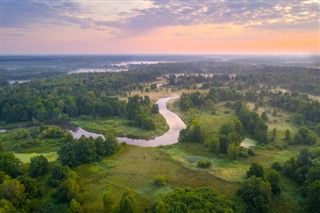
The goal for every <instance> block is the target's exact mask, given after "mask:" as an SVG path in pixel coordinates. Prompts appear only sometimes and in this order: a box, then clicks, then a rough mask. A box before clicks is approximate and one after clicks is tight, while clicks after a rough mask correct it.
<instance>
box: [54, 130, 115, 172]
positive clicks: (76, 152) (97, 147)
mask: <svg viewBox="0 0 320 213" xmlns="http://www.w3.org/2000/svg"><path fill="white" fill-rule="evenodd" d="M117 149H118V145H117V139H116V136H114V135H111V134H110V135H108V136H106V139H103V138H102V137H98V138H96V139H94V138H92V137H90V138H86V137H84V136H82V137H81V138H80V139H78V140H76V139H73V138H72V136H71V135H68V136H67V138H66V141H65V143H63V144H61V146H60V149H59V151H58V155H59V157H58V160H59V161H60V162H61V164H63V165H66V166H70V167H75V166H78V165H80V164H84V163H91V162H95V161H97V160H99V159H101V158H102V157H105V156H110V155H112V154H114V153H115V152H116V151H117Z"/></svg>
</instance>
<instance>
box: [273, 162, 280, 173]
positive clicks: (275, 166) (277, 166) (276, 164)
mask: <svg viewBox="0 0 320 213" xmlns="http://www.w3.org/2000/svg"><path fill="white" fill-rule="evenodd" d="M271 168H272V169H274V170H276V171H281V170H282V166H281V164H280V163H279V162H274V163H273V164H272V166H271Z"/></svg>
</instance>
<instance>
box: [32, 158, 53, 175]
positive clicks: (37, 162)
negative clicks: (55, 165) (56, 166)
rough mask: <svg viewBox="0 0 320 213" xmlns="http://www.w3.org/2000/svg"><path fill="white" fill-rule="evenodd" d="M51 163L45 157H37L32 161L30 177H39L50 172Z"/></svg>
mask: <svg viewBox="0 0 320 213" xmlns="http://www.w3.org/2000/svg"><path fill="white" fill-rule="evenodd" d="M48 169H49V162H48V160H47V158H45V157H44V156H43V155H40V156H35V157H32V158H31V159H30V165H29V175H30V176H31V177H38V176H40V175H44V174H46V173H47V172H48Z"/></svg>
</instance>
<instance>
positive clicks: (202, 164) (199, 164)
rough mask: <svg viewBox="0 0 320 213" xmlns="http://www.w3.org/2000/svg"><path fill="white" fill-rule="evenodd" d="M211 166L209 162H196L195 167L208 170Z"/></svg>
mask: <svg viewBox="0 0 320 213" xmlns="http://www.w3.org/2000/svg"><path fill="white" fill-rule="evenodd" d="M211 165H212V162H211V161H209V160H198V162H197V167H199V168H202V169H207V168H210V167H211Z"/></svg>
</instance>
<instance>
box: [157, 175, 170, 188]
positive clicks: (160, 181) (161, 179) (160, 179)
mask: <svg viewBox="0 0 320 213" xmlns="http://www.w3.org/2000/svg"><path fill="white" fill-rule="evenodd" d="M166 183H167V178H166V177H165V176H161V175H157V176H156V177H155V178H154V184H155V185H156V186H161V187H162V186H165V185H166Z"/></svg>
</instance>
